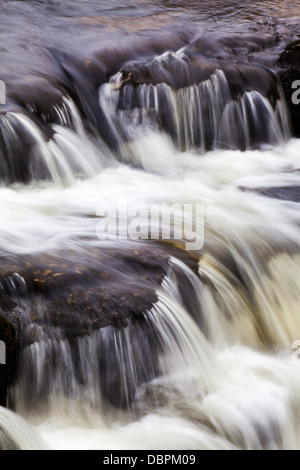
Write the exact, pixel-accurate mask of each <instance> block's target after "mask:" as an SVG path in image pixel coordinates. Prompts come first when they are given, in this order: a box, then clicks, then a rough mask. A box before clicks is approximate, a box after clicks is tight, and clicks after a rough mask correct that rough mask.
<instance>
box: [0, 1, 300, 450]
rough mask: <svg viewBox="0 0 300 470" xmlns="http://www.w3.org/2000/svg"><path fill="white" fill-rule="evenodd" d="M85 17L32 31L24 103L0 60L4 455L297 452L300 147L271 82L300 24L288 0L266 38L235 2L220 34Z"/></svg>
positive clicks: (164, 17)
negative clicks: (4, 92) (1, 86)
mask: <svg viewBox="0 0 300 470" xmlns="http://www.w3.org/2000/svg"><path fill="white" fill-rule="evenodd" d="M0 3H1V0H0ZM15 3H16V2H10V5H6V6H5V5H4V6H3V9H4V10H5V11H6V12H8V13H9V14H8V13H7V14H8V17H9V18H11V21H12V22H14V21H18V19H19V15H20V11H19V10H18V9H20V10H21V11H23V10H24V13H26V14H29V13H30V15H31V18H32V19H33V20H35V21H36V24H39V22H40V21H41V17H40V13H39V10H38V9H39V8H40V9H41V10H43V9H45V8H47V5H46V3H47V2H46V3H45V2H44V3H43V2H42V3H41V4H40V2H38V3H39V4H40V5H39V6H37V5H36V4H35V2H30V3H29V2H18V3H20V5H19V6H18V7H17V6H16V5H15ZM23 3H24V5H23ZM25 3H26V4H25ZM75 3H76V8H74V9H71V10H68V7H67V6H63V5H62V2H57V5H52V6H51V9H50V10H49V15H54V14H55V15H56V13H57V15H56V16H55V18H56V19H55V21H54V22H53V24H52V22H51V25H50V26H49V27H50V28H51V31H52V32H53V37H52V38H51V40H50V39H49V41H45V39H43V38H42V36H39V34H40V32H39V31H40V27H39V28H37V29H35V34H36V35H37V36H36V37H39V41H40V46H39V47H34V48H32V49H31V51H30V53H31V55H27V52H24V54H25V56H24V57H25V58H24V59H22V61H21V65H20V67H23V69H22V70H24V77H26V79H25V78H24V84H23V85H22V86H21V85H20V82H19V78H18V77H16V76H15V68H14V66H13V65H12V62H11V60H12V59H11V56H10V55H9V54H8V52H7V51H8V50H9V47H8V48H7V51H2V50H1V47H0V54H1V53H2V54H3V64H4V69H5V73H4V72H3V73H4V75H3V77H2V76H1V75H0V79H2V78H3V79H5V80H6V81H7V89H8V97H7V98H8V99H7V103H6V105H5V106H4V107H3V109H1V111H0V180H1V186H0V200H1V205H0V217H1V221H2V224H1V231H0V260H1V262H0V341H1V340H3V341H5V343H6V349H5V353H6V354H7V357H6V361H5V362H6V363H5V364H3V363H2V362H4V361H3V360H2V357H1V355H0V403H1V404H2V405H3V406H6V407H7V408H6V409H5V408H3V407H0V449H47V448H51V449H78V448H82V449H299V448H300V430H299V418H300V416H299V406H298V401H299V394H300V378H299V374H298V371H299V357H298V353H297V346H298V341H300V320H299V315H298V312H299V308H300V285H299V276H300V254H299V250H300V242H299V226H300V213H299V200H300V198H299V188H300V172H299V169H300V163H299V152H300V141H299V139H296V138H292V137H291V136H292V129H291V122H290V115H289V110H288V107H287V106H288V103H287V102H286V100H285V97H284V93H283V89H282V86H281V84H280V81H279V78H278V74H277V69H276V67H277V65H276V64H277V62H276V60H277V58H278V55H279V54H280V53H281V52H282V50H283V49H284V47H285V45H286V44H285V43H284V42H282V41H283V39H282V38H283V37H284V34H287V33H286V30H287V29H288V31H290V33H289V34H290V36H289V37H288V38H287V42H289V41H290V42H291V41H292V40H293V39H294V38H295V37H296V34H297V33H298V23H297V24H296V23H295V24H294V18H295V17H296V13H297V12H294V10H293V15H294V16H293V17H292V19H287V20H286V21H287V26H286V23H284V21H283V20H279V18H281V15H282V9H283V10H284V11H285V12H286V15H287V16H286V18H289V15H288V12H289V11H290V10H289V8H290V6H289V5H286V2H285V1H281V2H280V5H279V2H273V3H274V4H276V8H278V9H279V10H278V11H279V12H277V10H276V8H275V7H274V8H275V10H274V12H273V13H274V20H273V22H272V21H271V20H270V19H269V20H268V21H269V22H266V24H265V25H263V27H264V28H266V29H265V30H264V31H263V33H260V29H261V28H262V26H261V25H259V24H256V23H255V21H256V19H255V18H256V16H257V14H258V12H261V10H260V8H261V7H260V6H259V4H258V3H257V2H252V3H253V5H252V7H251V15H252V16H251V15H250V14H249V15H248V14H247V15H245V11H244V8H245V4H246V3H247V4H248V5H249V2H234V3H235V4H239V7H236V8H237V9H236V11H235V15H236V18H238V21H240V24H241V28H244V34H241V32H240V31H239V29H238V28H236V26H235V25H233V24H232V19H231V18H232V14H233V13H232V9H231V7H230V5H229V4H230V3H232V2H222V5H219V6H220V12H221V13H220V16H219V17H218V21H220V28H221V30H222V31H224V34H223V33H222V34H221V32H220V33H218V34H216V33H215V32H214V30H215V25H214V24H211V23H210V21H211V20H210V18H211V13H212V12H211V5H210V3H211V2H200V3H201V5H195V3H194V2H188V3H191V5H190V8H191V11H194V13H195V18H196V19H193V17H191V16H190V15H191V13H189V12H188V10H186V6H185V7H183V6H181V7H180V6H179V5H178V9H177V8H175V9H173V8H171V7H169V6H159V5H158V3H159V4H160V3H161V2H152V3H151V5H150V3H148V2H135V5H131V7H132V8H131V9H130V13H128V11H129V10H128V11H127V7H124V11H123V10H122V11H123V12H122V15H123V16H121V17H119V16H118V15H119V14H121V13H119V12H118V11H117V10H118V9H116V11H115V10H112V9H111V5H110V4H109V5H106V3H105V2H102V6H101V8H102V9H104V10H105V8H106V10H105V12H106V15H104V14H103V12H102V10H101V8H100V6H99V5H98V4H96V3H97V2H96V3H95V2H94V1H93V0H89V1H88V2H84V5H80V4H79V3H80V2H79V3H78V2H73V1H70V2H68V6H69V4H74V5H75ZM110 3H111V2H110ZM113 3H115V2H113ZM130 3H131V2H130ZM156 3H157V5H156ZM215 3H216V2H214V4H215ZM217 3H218V4H219V2H217ZM287 3H289V2H287ZM242 4H243V5H242ZM74 5H73V6H74ZM105 5H106V6H105ZM214 8H215V7H214ZM249 8H250V7H249ZM15 9H16V10H15ZM27 9H28V10H27ZM65 9H66V10H65ZM99 9H100V10H99ZM148 9H150V11H151V12H152V13H151V15H154V16H155V17H156V20H155V21H156V22H155V24H154V23H152V22H151V21H152V20H151V18H152V16H151V15H150V18H149V15H148ZM161 9H162V11H161ZM198 9H199V11H198ZM29 10H30V12H29ZM43 11H44V10H43ZM47 11H48V10H47ZM70 11H72V13H70ZM75 11H76V12H77V13H76V14H75V13H74V12H75ZM96 11H97V12H98V13H99V15H98V16H96V13H95V12H96ZM55 12H56V13H55ZM66 12H67V14H66ZM79 12H81V13H79ZM134 12H136V13H134ZM174 12H175V13H176V12H177V13H176V14H174ZM196 12H197V15H198V16H197V15H196ZM276 12H277V13H276ZM100 13H101V14H100ZM69 15H71V16H69ZM73 15H75V16H73ZM131 15H133V16H132V18H133V19H134V22H133V23H132V21H133V19H132V18H131ZM192 16H193V15H192ZM277 16H278V18H277ZM70 18H71V19H70ZM249 18H250V19H249ZM251 18H252V19H251ZM0 21H1V20H0ZM159 21H160V22H161V23H160V26H157V25H158V24H159ZM169 21H172V22H174V24H173V23H172V26H171V25H168V24H167V23H168V22H169ZM178 21H182V22H183V23H182V24H183V25H185V26H186V31H187V32H186V33H185V34H183V33H182V32H180V31H179V30H180V28H181V26H179V25H178ZM56 22H58V23H59V24H60V28H59V27H58V26H57V25H56V26H54V23H55V24H56ZM65 22H66V23H65ZM157 22H158V23H157ZM281 22H283V23H281ZM191 23H193V24H194V25H196V26H195V30H193V31H192V30H191V27H190V24H191ZM65 24H67V25H68V28H69V29H68V34H66V33H65V32H64V30H65ZM155 25H156V26H155ZM204 25H205V26H204ZM32 27H33V26H32ZM124 28H125V29H126V30H127V34H128V36H129V39H128V42H126V43H125V41H124V44H123V43H122V40H123V37H124ZM154 28H156V29H155V30H154ZM157 28H159V30H158V29H157ZM203 28H204V29H203ZM222 28H223V29H222ZM255 28H256V29H255ZM58 29H60V32H59V31H58ZM71 30H72V31H73V32H76V34H77V31H80V34H82V38H83V39H84V41H83V43H82V44H80V43H79V42H78V41H76V42H74V44H73V40H70V37H71V36H69V34H70V31H71ZM178 31H179V32H178ZM253 31H254V33H255V34H254V33H253ZM16 34H17V33H16ZM19 34H23V33H21V32H19V33H18V34H17V39H18V41H19V42H20V44H23V42H24V41H23V39H22V37H21V36H20V37H19V36H18V35H19ZM24 34H25V36H26V34H27V35H28V34H29V31H27V32H26V31H25V32H24ZM56 34H57V38H56ZM259 34H261V35H259ZM107 36H109V39H107ZM72 37H75V36H72ZM110 38H112V39H111V41H110ZM137 38H138V40H137ZM18 41H17V42H18ZM48 42H49V44H50V46H49V44H48ZM20 44H19V43H18V45H17V46H16V47H17V48H18V47H20ZM61 44H62V45H61ZM10 47H11V48H12V49H13V50H14V49H15V47H14V44H10ZM22 50H23V49H22ZM24 50H25V49H24ZM79 51H80V54H79ZM6 54H8V55H6ZM270 57H271V58H272V59H271V58H270ZM27 60H28V64H29V65H28V64H27V63H25V62H26V61H27ZM23 62H24V63H23ZM37 64H40V66H41V65H43V70H44V72H43V73H41V71H40V70H35V69H34V67H37ZM6 77H7V78H6ZM9 78H10V81H9ZM39 80H41V81H39ZM195 205H199V207H201V208H204V219H201V223H196V222H199V221H198V220H197V218H196V216H195V214H194V212H193V210H192V209H191V207H194V206H195ZM153 206H159V208H160V212H159V211H158V212H156V213H155V215H154V216H153V217H152V218H151V219H150V218H149V214H150V212H147V211H148V209H149V208H151V207H153ZM169 207H172V217H170V218H169V219H168V216H169V215H170V214H169V212H168V208H169ZM182 207H185V208H187V207H188V208H189V209H188V210H187V209H186V211H187V212H185V217H186V218H185V219H184V222H185V223H186V224H187V225H188V229H189V230H188V231H186V232H185V231H184V232H183V235H182V237H181V238H179V239H172V237H171V234H172V233H173V232H174V233H175V232H176V233H178V230H179V228H182V223H183V219H182V213H183V211H182ZM120 208H121V209H120ZM124 208H125V209H126V210H128V211H129V213H128V214H127V213H126V214H125V212H124ZM112 209H117V210H119V211H120V210H122V211H123V212H122V213H118V214H117V218H115V219H114V217H115V214H114V213H113V212H111V210H112ZM143 211H144V212H145V213H146V215H145V213H143ZM201 214H202V212H201ZM135 215H136V219H137V220H135V221H134V216H135ZM151 215H152V213H151ZM133 222H134V223H135V225H134V224H133ZM117 223H118V226H117ZM168 224H169V225H170V224H171V227H169V226H168ZM128 225H129V226H131V228H132V227H134V228H136V231H135V236H134V237H132V238H130V237H128V233H129V232H128V233H127V229H128ZM150 225H151V227H150ZM137 227H138V228H137ZM150 228H151V230H150ZM168 229H169V234H170V237H165V238H164V237H163V234H164V233H168ZM191 232H192V233H194V235H195V237H196V239H197V240H202V239H203V237H204V241H203V243H202V244H200V246H197V248H196V249H195V250H193V249H189V248H187V247H188V246H190V245H187V241H190V240H189V238H188V236H187V233H191ZM124 233H125V235H124ZM145 233H147V234H148V237H147V236H145ZM152 233H157V234H160V235H161V236H157V237H153V238H154V239H148V238H149V234H152ZM120 234H122V236H120ZM114 235H115V236H114ZM150 238H151V237H150ZM295 345H296V346H295ZM0 352H1V349H0ZM2 355H3V354H2ZM8 408H10V409H8Z"/></svg>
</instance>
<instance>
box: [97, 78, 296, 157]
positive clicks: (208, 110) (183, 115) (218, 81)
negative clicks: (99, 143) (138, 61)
mask: <svg viewBox="0 0 300 470" xmlns="http://www.w3.org/2000/svg"><path fill="white" fill-rule="evenodd" d="M278 86H279V85H278ZM279 94H281V99H279V100H277V101H276V104H275V106H274V107H272V105H271V103H270V101H269V100H268V98H266V97H264V96H262V95H261V94H260V93H258V92H257V91H249V92H247V91H246V92H244V93H243V94H241V95H240V96H239V97H238V98H237V99H234V97H233V94H232V92H231V90H230V86H229V84H228V81H227V78H226V76H225V74H224V72H223V71H222V70H217V71H216V72H215V73H214V74H213V75H212V76H211V77H210V78H209V79H208V80H205V81H203V82H201V83H199V84H193V85H191V86H188V87H185V88H180V89H179V90H173V89H172V88H171V87H170V86H169V85H166V84H165V83H161V84H157V85H151V84H150V85H147V84H143V85H138V86H133V85H130V84H129V85H128V84H126V80H123V75H122V74H121V73H118V74H117V75H115V76H113V77H112V78H111V79H110V81H109V83H106V84H105V85H102V87H100V90H99V103H100V106H101V107H102V109H103V110H104V111H105V113H106V115H107V116H108V121H109V124H110V126H111V129H112V132H113V134H114V136H115V138H116V140H117V141H118V143H119V145H120V146H122V144H123V142H124V140H125V141H126V140H128V141H130V140H132V139H137V138H138V137H139V136H140V135H143V133H145V132H147V131H148V130H150V131H151V130H154V131H156V132H160V131H164V132H166V133H167V134H169V135H170V136H171V138H172V139H173V141H174V144H175V145H176V147H177V148H178V149H180V150H181V151H186V150H189V149H194V150H198V151H200V152H201V153H204V152H206V151H208V150H211V149H233V150H234V149H241V150H246V149H250V148H256V147H260V146H262V145H280V144H282V143H283V142H285V141H286V140H287V139H288V137H289V136H290V130H289V129H290V127H289V120H288V114H287V110H286V107H285V103H284V99H283V97H282V93H281V91H280V88H279ZM121 154H122V150H121ZM122 157H123V158H126V149H125V156H122ZM127 158H128V159H129V160H130V156H129V157H127Z"/></svg>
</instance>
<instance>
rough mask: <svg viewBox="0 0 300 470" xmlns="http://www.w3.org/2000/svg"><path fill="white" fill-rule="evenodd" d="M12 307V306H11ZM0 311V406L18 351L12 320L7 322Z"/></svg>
mask: <svg viewBox="0 0 300 470" xmlns="http://www.w3.org/2000/svg"><path fill="white" fill-rule="evenodd" d="M11 306H12V305H11ZM1 310H2V309H0V341H2V342H3V343H4V345H5V348H3V343H2V345H1V346H0V352H1V354H0V406H5V405H6V399H7V389H8V387H9V386H10V385H11V384H12V382H13V380H14V378H15V374H16V370H17V353H18V349H19V344H18V333H17V329H16V327H15V325H14V324H13V320H12V319H10V320H11V321H8V320H7V319H6V318H5V317H4V316H3V315H2V314H1ZM3 356H4V357H3Z"/></svg>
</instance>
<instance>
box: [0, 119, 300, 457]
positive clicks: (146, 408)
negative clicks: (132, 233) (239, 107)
mask: <svg viewBox="0 0 300 470" xmlns="http://www.w3.org/2000/svg"><path fill="white" fill-rule="evenodd" d="M14 119H19V118H18V117H15V118H14ZM20 119H21V118H20ZM22 119H25V118H22ZM24 125H29V124H28V123H26V122H25V121H24ZM78 126H79V124H78ZM56 131H57V134H56V135H55V138H54V140H53V141H52V142H51V144H50V145H48V144H47V148H45V147H44V148H43V149H42V150H41V151H43V152H44V154H45V160H46V159H47V161H48V169H49V171H50V173H51V175H52V178H53V180H54V181H53V182H47V181H46V182H40V183H37V182H35V183H31V184H28V185H21V184H14V185H11V186H8V187H7V186H5V187H4V186H3V187H1V189H0V199H1V206H0V219H1V221H2V224H1V235H0V246H1V249H3V250H6V251H9V252H15V253H28V252H32V251H47V252H51V250H53V249H55V248H56V247H57V246H59V247H60V248H65V249H69V248H74V247H75V248H76V249H78V250H80V240H81V239H83V238H84V237H86V238H87V239H88V237H91V238H93V237H95V233H96V227H97V221H98V220H97V218H96V217H95V215H96V212H97V210H98V208H99V207H101V205H103V204H107V203H110V204H114V205H116V206H117V205H118V203H119V200H120V198H122V199H125V200H126V201H127V203H128V204H134V203H135V202H136V201H137V200H138V202H139V203H144V204H151V203H167V204H175V203H179V204H182V203H201V204H204V206H205V243H204V248H203V250H202V252H201V253H200V255H201V256H199V275H200V278H198V277H197V276H196V275H195V274H193V273H192V272H191V271H189V270H188V268H187V267H185V266H184V265H183V264H182V263H180V262H179V261H178V260H173V261H171V262H170V268H169V273H168V275H167V276H166V277H165V280H164V282H163V285H162V287H161V289H160V290H159V291H158V299H159V300H158V302H157V304H156V305H154V306H153V308H152V310H151V311H150V312H149V316H148V322H150V323H151V324H152V323H153V325H155V326H156V328H157V331H159V335H160V342H161V344H163V345H164V352H163V354H161V356H160V362H161V370H162V374H161V376H160V377H157V378H156V379H154V380H153V381H152V383H150V384H147V385H146V386H145V387H142V388H141V389H140V390H139V393H138V394H137V396H136V397H135V399H134V401H133V403H132V404H131V406H130V409H129V410H128V411H125V410H124V411H116V410H110V409H109V410H106V411H104V410H103V409H101V408H98V411H96V410H95V408H94V406H92V405H91V404H90V403H88V400H85V399H84V398H82V397H80V396H79V397H77V398H76V397H75V398H64V397H62V396H59V395H57V394H53V395H52V396H51V397H50V402H51V404H50V408H49V411H45V413H44V414H43V413H42V414H41V413H37V414H35V413H33V412H32V411H31V412H28V411H27V410H26V408H25V407H24V406H23V405H22V399H21V398H20V399H19V402H18V401H17V409H16V411H17V413H18V415H19V416H18V415H17V414H13V413H12V412H9V411H7V410H4V409H0V423H1V426H2V427H3V426H4V429H5V435H6V438H7V439H8V442H9V437H10V438H11V440H12V441H14V442H15V443H17V446H18V447H20V448H35V449H36V448H52V449H145V448H146V449H296V448H297V449H299V447H300V429H299V422H300V410H299V396H300V375H299V370H300V369H299V368H300V361H297V358H295V355H294V356H293V353H294V352H295V350H293V349H292V343H293V342H294V341H295V340H298V339H300V317H299V311H300V286H299V278H300V254H299V248H300V242H299V225H300V213H299V205H298V204H297V203H294V202H289V201H283V200H278V199H272V198H268V197H265V196H261V195H259V194H257V193H255V191H244V190H243V191H242V190H241V189H240V188H248V189H251V190H254V189H255V188H274V187H278V188H282V187H285V188H286V187H290V186H291V187H292V186H299V185H300V161H299V154H300V140H296V139H295V140H289V141H288V142H287V143H281V144H280V145H276V146H273V147H272V146H270V145H269V146H268V147H266V148H264V149H260V150H247V151H245V152H241V151H239V150H217V149H216V150H212V151H210V152H207V153H205V154H203V155H200V154H199V153H197V152H196V151H194V150H191V151H185V152H179V151H178V150H177V149H176V147H175V145H174V144H173V142H172V141H171V139H170V137H168V136H167V135H166V134H163V133H160V132H158V131H157V130H155V129H148V130H147V131H145V132H143V133H142V134H140V135H138V136H137V137H136V138H135V139H134V140H131V142H130V144H129V145H130V151H129V152H128V153H127V157H128V158H127V160H128V159H130V158H131V157H132V158H133V160H132V161H134V163H137V162H138V167H137V168H135V167H132V166H129V165H128V164H124V163H120V162H118V161H116V160H114V159H112V158H110V157H111V156H110V154H109V151H108V150H107V149H106V148H105V147H104V146H103V145H102V147H101V146H99V145H97V144H96V143H95V142H94V143H92V142H91V141H88V140H87V137H86V136H85V135H84V133H83V129H81V128H80V127H77V137H76V139H77V140H74V135H75V133H74V132H73V131H71V130H69V129H66V128H64V127H63V126H60V125H57V126H56ZM33 132H36V133H38V130H37V129H33ZM80 132H81V137H80ZM78 136H79V137H78ZM37 140H38V139H37ZM71 143H72V146H71ZM41 145H44V144H41ZM68 155H72V165H71V164H70V161H71V160H68ZM130 156H131V157H130ZM59 158H60V159H59ZM74 158H75V160H74ZM74 161H75V162H76V168H77V170H75V171H74ZM81 173H83V175H82V177H80V174H81ZM62 174H63V175H64V178H63V181H61V175H62ZM56 176H57V177H56ZM83 176H84V177H83ZM91 215H92V217H91ZM103 243H104V242H103ZM116 243H118V242H116ZM119 243H121V242H119ZM122 243H127V242H126V241H123V242H122ZM227 258H228V259H229V258H230V259H232V260H234V263H235V265H236V266H237V267H238V270H239V272H240V278H241V279H242V281H240V282H237V280H236V278H234V276H233V274H232V273H231V271H230V267H229V266H227V265H226V262H225V263H224V259H225V260H226V259H227ZM174 266H176V269H177V271H178V270H179V272H180V271H181V272H182V273H184V272H185V275H186V276H188V277H189V279H190V283H191V284H192V285H193V287H194V291H195V298H194V311H195V312H196V315H197V314H199V319H200V315H202V316H203V321H204V323H205V330H206V337H205V336H204V334H203V333H201V331H200V329H199V327H198V326H197V318H196V319H195V312H194V316H193V317H192V316H191V315H190V314H189V313H190V312H187V311H186V309H185V306H184V302H183V301H182V299H181V296H180V292H179V291H178V283H180V276H178V275H177V277H176V276H175V275H174V272H173V268H174ZM243 284H244V285H245V286H246V287H244V285H243ZM197 312H198V313H197ZM99 334H100V339H99V335H98V339H97V334H94V337H93V338H91V339H90V343H89V344H86V345H85V346H83V347H86V348H90V349H89V350H90V354H91V358H92V354H93V349H91V348H93V345H94V342H93V341H99V340H100V341H101V334H102V333H99ZM130 334H131V333H130V331H129V332H128V335H129V336H128V338H127V339H126V337H124V338H121V339H118V338H116V354H119V355H120V358H121V357H122V356H124V350H123V349H120V348H124V347H125V346H124V345H126V341H127V340H130ZM118 341H119V342H118ZM36 347H37V348H39V350H38V353H39V354H40V356H39V357H40V358H42V357H43V356H42V346H36ZM85 351H87V349H85ZM130 351H131V350H130V347H129V349H128V350H127V353H126V354H128V361H129V363H131V362H130V361H133V358H132V357H131V356H130V354H131V353H130ZM65 354H66V357H68V352H67V351H66V352H65ZM131 365H132V367H134V363H133V362H132V363H131ZM120 367H121V366H120ZM132 374H133V377H134V371H133V372H132ZM89 383H90V386H91V387H92V384H93V382H92V381H91V382H89ZM94 391H95V390H94ZM92 392H93V390H92V391H91V393H92ZM83 397H85V395H83ZM20 416H22V418H23V420H24V421H23V420H22V418H20ZM7 436H9V437H7ZM1 444H2V445H3V446H5V445H8V447H9V444H7V443H6V444H5V442H4V443H3V442H1Z"/></svg>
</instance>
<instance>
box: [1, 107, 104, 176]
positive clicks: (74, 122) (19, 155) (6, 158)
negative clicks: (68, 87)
mask: <svg viewBox="0 0 300 470" xmlns="http://www.w3.org/2000/svg"><path fill="white" fill-rule="evenodd" d="M54 114H55V118H54V121H55V122H52V123H51V125H50V124H48V125H46V124H45V125H44V127H43V125H41V124H40V123H38V121H34V120H33V118H32V117H31V116H30V115H26V114H23V113H18V112H7V113H4V114H2V115H0V144H1V145H0V180H2V181H3V182H4V183H13V182H16V181H17V182H24V183H28V182H30V181H32V180H35V181H38V180H49V181H53V182H55V183H58V184H65V183H67V184H69V183H72V182H74V181H75V180H76V179H77V178H82V177H88V176H93V175H95V174H97V173H99V172H100V171H101V170H102V169H103V167H105V166H106V162H107V150H106V148H105V145H104V144H103V143H102V144H101V142H94V141H93V140H92V139H91V138H90V137H89V136H88V135H87V134H86V132H85V130H84V126H83V123H82V120H81V118H80V114H79V112H78V111H77V108H76V106H75V104H74V103H73V102H72V101H71V99H70V98H65V99H64V100H63V103H62V106H61V107H58V106H55V107H54ZM42 119H43V116H42ZM45 119H46V117H45ZM24 155H26V158H24Z"/></svg>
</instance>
